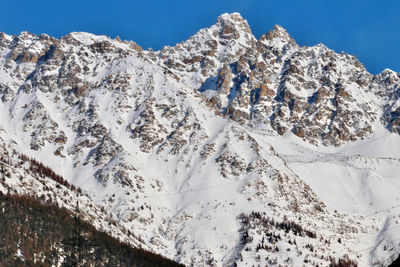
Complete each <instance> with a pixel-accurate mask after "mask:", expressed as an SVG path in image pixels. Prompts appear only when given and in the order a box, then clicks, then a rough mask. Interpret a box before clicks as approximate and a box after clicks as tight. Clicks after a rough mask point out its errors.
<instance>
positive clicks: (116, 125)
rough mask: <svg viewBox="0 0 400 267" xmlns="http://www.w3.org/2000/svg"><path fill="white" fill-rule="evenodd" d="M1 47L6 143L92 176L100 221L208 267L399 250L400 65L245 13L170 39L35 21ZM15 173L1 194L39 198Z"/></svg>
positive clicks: (367, 260) (85, 182)
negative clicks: (45, 30)
mask: <svg viewBox="0 0 400 267" xmlns="http://www.w3.org/2000/svg"><path fill="white" fill-rule="evenodd" d="M0 54H1V56H0V95H1V99H2V101H1V102H0V137H1V138H2V140H3V141H2V142H3V147H4V149H5V150H9V151H13V150H15V151H16V153H22V154H24V155H27V156H29V157H32V158H35V159H37V160H38V161H40V162H43V163H44V164H45V165H48V166H49V167H50V168H51V169H52V170H53V171H54V172H55V173H57V174H59V175H61V176H63V177H64V178H65V179H66V180H67V181H68V182H69V183H71V184H73V185H74V186H76V187H80V188H81V189H82V190H83V192H84V193H85V194H86V195H85V199H86V198H87V199H86V200H81V201H84V202H85V203H88V204H87V205H86V206H87V207H86V208H87V209H86V210H85V212H86V213H87V214H88V216H87V218H88V219H89V220H93V222H94V224H95V226H96V227H99V228H103V229H106V230H107V231H109V232H111V233H113V234H114V235H115V236H116V237H119V238H121V239H123V240H125V241H128V242H130V243H131V244H132V245H134V246H138V245H139V244H140V245H142V246H144V247H146V248H148V249H151V250H152V251H154V252H156V253H159V254H162V255H164V256H167V257H169V258H171V259H174V260H176V261H179V262H181V263H184V264H187V265H194V266H202V265H212V264H213V265H218V266H222V265H223V266H226V265H233V264H235V263H236V264H237V265H249V266H251V265H253V264H261V265H265V264H268V265H274V264H275V265H277V266H278V265H288V266H299V265H301V264H304V265H316V264H319V265H329V264H330V263H331V262H338V261H339V259H341V260H342V261H348V262H357V263H358V264H359V265H360V266H369V265H374V264H380V263H382V264H384V265H388V264H389V263H390V262H391V260H394V257H396V256H397V255H398V254H399V253H400V246H399V239H400V215H399V214H400V199H399V193H398V192H399V190H400V180H399V177H398V175H397V174H398V173H399V172H398V169H399V168H400V165H399V156H400V153H399V150H398V149H397V148H398V147H399V144H400V137H399V135H398V133H399V128H398V126H399V124H400V119H399V118H398V117H399V116H398V115H399V111H398V109H399V108H398V107H399V103H400V102H399V101H400V100H399V95H398V91H399V88H400V78H399V77H400V75H399V74H397V73H394V72H392V71H390V70H385V71H384V72H383V73H381V74H379V75H377V76H374V75H371V74H369V73H368V72H367V70H366V69H365V68H364V67H363V66H362V64H361V63H360V62H359V61H358V60H357V59H356V58H355V57H354V56H350V55H348V54H346V53H341V54H337V53H335V52H334V51H332V50H329V49H328V48H326V47H325V46H323V45H317V46H314V47H300V46H299V45H298V44H296V42H295V41H294V40H293V39H292V38H291V37H290V36H289V34H288V33H287V32H286V30H284V29H283V28H282V27H280V26H275V27H274V29H273V30H271V31H270V32H268V33H267V34H265V35H263V36H262V37H261V38H260V39H259V40H257V39H256V38H255V37H254V36H253V35H252V33H251V30H250V27H249V25H248V24H247V21H246V20H244V19H243V18H242V17H241V16H240V15H239V14H238V13H233V14H223V15H221V16H220V17H219V18H218V21H217V23H216V24H215V25H213V26H211V27H210V28H208V29H202V30H200V31H199V32H198V33H196V34H195V35H194V36H192V37H191V38H190V39H189V40H187V41H185V42H182V43H180V44H177V45H176V46H174V47H164V48H163V49H162V50H161V51H151V50H146V51H145V50H143V49H141V48H140V46H138V45H137V44H136V43H134V42H126V41H124V42H122V41H121V40H119V39H115V40H112V39H110V38H108V37H106V36H95V35H92V34H89V33H71V34H69V35H67V36H65V37H62V38H61V39H60V40H57V39H55V38H52V37H49V36H47V35H41V36H36V35H32V34H30V33H27V32H24V33H21V34H20V35H19V36H9V35H6V34H1V35H0ZM10 153H11V152H10ZM7 164H8V163H7ZM10 169H11V170H12V171H11V175H10V177H8V178H6V179H3V187H2V190H3V191H6V190H8V189H7V188H12V191H13V192H14V191H15V192H19V193H25V194H31V195H40V194H41V192H42V191H43V190H41V189H40V190H39V189H35V188H39V187H36V186H27V185H26V184H25V183H22V182H18V173H21V175H23V176H24V175H25V176H26V177H29V178H27V180H29V181H30V182H29V183H31V184H33V183H36V182H34V181H35V179H36V178H35V175H31V174H29V173H27V174H24V173H25V169H24V165H23V164H22V165H18V164H14V165H12V166H10ZM31 181H32V182H31ZM29 183H28V184H29ZM43 183H44V184H47V183H50V184H51V183H53V182H51V181H50V180H49V181H47V180H44V181H42V184H43ZM48 188H49V190H50V191H52V192H53V194H56V195H58V194H61V193H60V192H57V190H56V188H57V187H55V188H53V187H51V186H48ZM63 194H66V195H68V194H72V195H71V197H70V198H66V199H65V200H63V202H62V203H64V204H63V205H65V206H67V207H68V206H69V207H73V206H74V204H75V202H76V200H77V199H79V196H75V195H74V194H75V193H63ZM91 207H93V208H91ZM101 207H104V208H101ZM89 214H90V216H89ZM105 214H106V215H107V216H108V219H107V220H109V221H111V222H112V223H107V220H106V219H105V217H104V216H106V215H105ZM128 230H129V231H130V233H131V235H130V234H129V232H128ZM294 240H295V242H294Z"/></svg>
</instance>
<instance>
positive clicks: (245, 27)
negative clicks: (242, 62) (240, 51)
mask: <svg viewBox="0 0 400 267" xmlns="http://www.w3.org/2000/svg"><path fill="white" fill-rule="evenodd" d="M216 26H217V27H219V28H220V33H219V35H220V37H222V38H225V39H239V38H240V37H241V36H242V35H246V33H247V34H248V35H249V36H252V35H253V34H252V33H251V30H250V26H249V24H248V23H247V20H245V19H243V17H242V16H241V15H240V14H239V13H237V12H235V13H231V14H228V13H225V14H222V15H221V16H219V17H218V20H217V24H216Z"/></svg>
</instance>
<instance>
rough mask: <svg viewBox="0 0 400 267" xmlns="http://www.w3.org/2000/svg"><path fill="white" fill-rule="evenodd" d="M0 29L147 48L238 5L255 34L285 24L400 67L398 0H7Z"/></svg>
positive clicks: (371, 61)
mask: <svg viewBox="0 0 400 267" xmlns="http://www.w3.org/2000/svg"><path fill="white" fill-rule="evenodd" d="M1 2H2V3H1V8H0V31H2V32H5V33H8V34H19V33H20V32H21V31H24V30H27V31H29V32H32V33H35V34H40V33H47V34H50V35H52V36H55V37H57V38H59V37H61V36H63V35H66V34H67V33H69V32H72V31H87V32H92V33H95V34H105V35H108V36H110V37H116V36H120V37H121V39H124V40H133V41H135V42H137V43H138V44H139V45H141V46H142V47H144V48H148V47H152V48H153V49H157V50H158V49H160V48H161V47H162V46H164V45H174V44H176V43H179V42H181V41H183V40H186V39H187V38H188V37H189V36H191V35H193V34H194V33H195V32H197V31H198V30H199V29H200V28H204V27H209V26H211V25H213V24H214V23H215V22H216V19H217V17H218V16H219V15H220V14H222V13H225V12H234V11H238V12H240V13H241V14H242V16H243V17H244V18H246V19H247V20H248V22H249V24H250V27H251V29H252V31H253V33H254V34H255V36H256V37H257V38H258V37H260V35H261V34H263V33H265V32H267V31H268V30H269V29H271V28H272V27H273V26H274V25H275V24H279V25H282V26H283V27H284V28H286V29H287V30H288V32H289V33H290V34H291V35H292V37H293V38H294V39H295V40H296V41H297V42H298V43H299V44H300V45H308V46H309V45H314V44H317V43H324V44H325V45H326V46H328V47H329V48H331V49H334V50H335V51H337V52H340V51H345V52H347V53H350V54H354V55H356V56H357V57H358V58H359V59H360V61H361V62H362V63H363V64H364V65H365V66H366V67H367V69H368V70H369V71H370V72H372V73H374V74H376V73H379V72H381V71H382V70H383V69H384V68H391V69H393V70H395V71H397V72H400V49H399V48H400V46H399V44H400V1H397V0H391V1H388V0H379V1H378V0H376V1H371V0H364V1H361V0H355V1H352V0H347V1H345V0H335V1H332V0H308V1H305V0H297V1H289V0H287V1H285V0H223V1H222V0H221V1H218V0H214V1H209V0H203V1H189V0H176V1H167V0H164V1H162V0H160V1H158V0H142V1H134V0H108V1H103V0H97V1H92V0H80V1H77V0H51V1H50V0H25V1H22V0H12V1H11V0H10V1H8V0H3V1H1Z"/></svg>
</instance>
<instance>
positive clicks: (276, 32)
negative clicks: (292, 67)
mask: <svg viewBox="0 0 400 267" xmlns="http://www.w3.org/2000/svg"><path fill="white" fill-rule="evenodd" d="M258 43H259V46H261V47H262V48H264V49H266V50H272V51H273V52H274V53H275V54H277V55H280V54H282V52H283V51H284V50H287V49H288V48H292V47H293V48H297V47H298V45H297V44H296V41H295V40H294V39H293V38H292V37H291V36H290V35H289V33H288V32H287V31H286V30H285V29H284V28H282V27H281V26H279V25H275V26H274V28H273V29H272V30H270V31H269V32H267V33H266V34H263V35H262V36H261V37H260V40H259V41H258Z"/></svg>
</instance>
